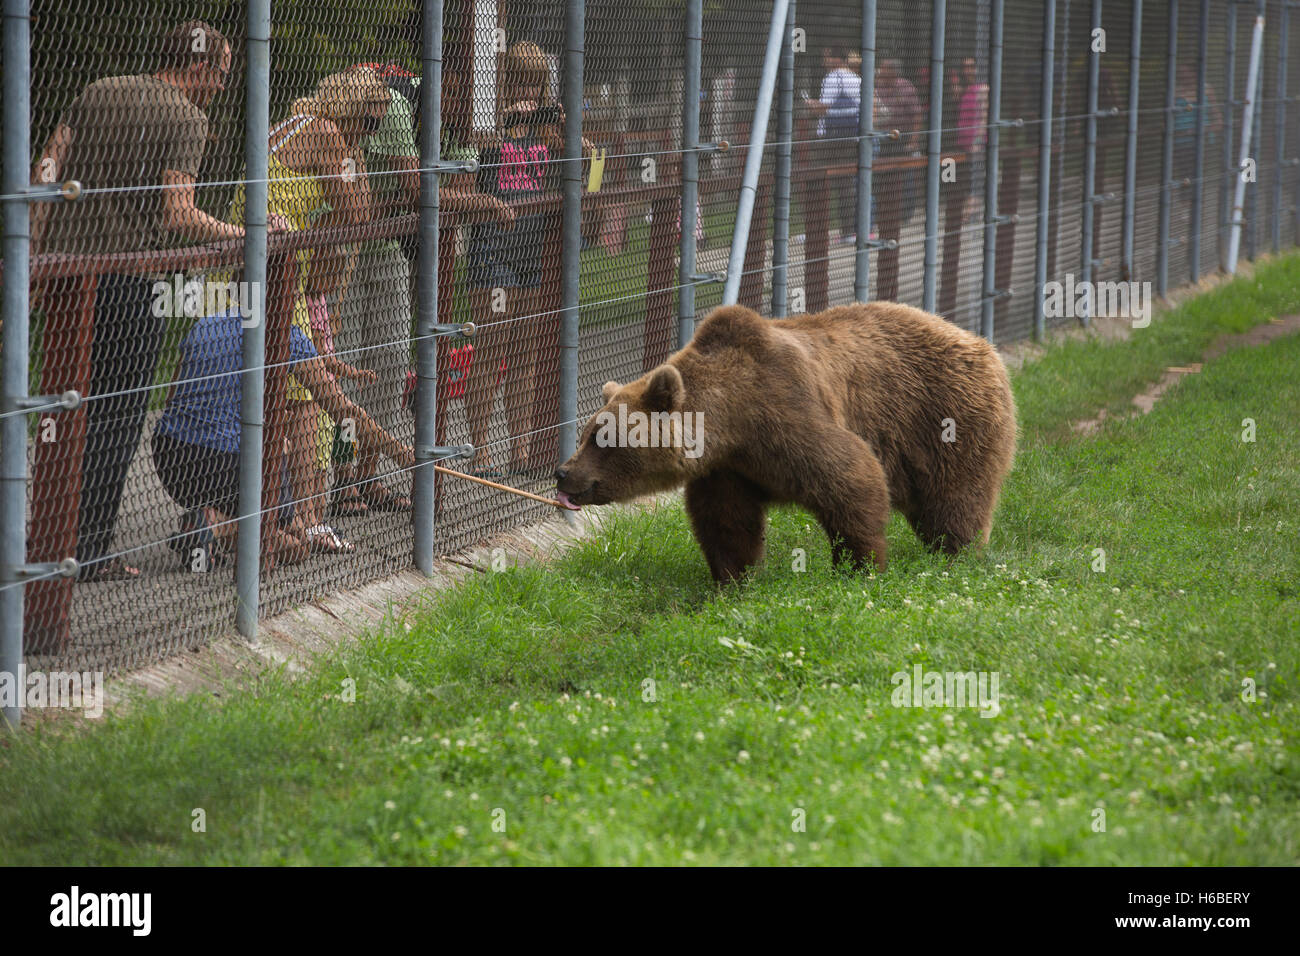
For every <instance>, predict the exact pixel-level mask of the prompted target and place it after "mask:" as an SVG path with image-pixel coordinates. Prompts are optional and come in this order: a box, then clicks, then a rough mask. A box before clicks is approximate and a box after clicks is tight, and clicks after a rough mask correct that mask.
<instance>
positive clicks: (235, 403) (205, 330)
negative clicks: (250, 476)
mask: <svg viewBox="0 0 1300 956" xmlns="http://www.w3.org/2000/svg"><path fill="white" fill-rule="evenodd" d="M243 336H244V327H243V324H242V323H241V321H240V316H239V311H238V310H237V309H232V310H230V311H229V312H223V313H220V314H218V315H205V316H204V317H203V318H201V319H199V320H198V321H197V322H195V323H194V328H192V329H190V331H189V334H188V335H186V336H185V338H184V340H183V341H182V342H181V361H180V368H179V369H178V370H177V372H176V387H175V389H174V390H173V391H172V396H171V399H170V400H169V401H168V402H167V407H166V409H164V411H163V417H162V420H161V421H159V422H158V427H157V428H156V429H155V431H156V433H157V434H159V435H166V436H167V437H168V438H171V439H173V440H175V441H182V442H188V443H189V444H191V445H200V446H202V447H204V448H211V449H213V450H214V451H222V452H227V453H229V454H232V455H233V454H237V453H238V452H239V425H240V421H239V419H240V410H241V409H242V407H243V396H242V394H241V386H240V379H241V376H240V366H241V365H242V364H243V362H242V355H241V348H242V345H243ZM314 358H316V348H315V346H313V345H312V343H311V339H309V338H307V336H306V335H304V334H303V333H302V332H301V331H300V330H299V329H297V328H291V329H290V330H289V361H290V362H291V363H292V364H293V365H297V364H298V363H299V362H305V361H307V360H309V359H314ZM291 370H292V369H291Z"/></svg>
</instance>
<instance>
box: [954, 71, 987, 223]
mask: <svg viewBox="0 0 1300 956" xmlns="http://www.w3.org/2000/svg"><path fill="white" fill-rule="evenodd" d="M961 82H962V91H961V99H960V100H959V101H958V106H957V127H958V128H957V148H958V149H960V150H961V151H962V152H964V153H966V154H967V156H968V157H969V159H970V162H969V163H967V165H966V189H967V190H968V191H969V193H970V196H969V198H967V200H966V209H965V214H964V216H963V219H964V220H965V221H966V222H968V223H972V222H978V221H979V220H981V219H982V218H983V215H984V214H983V200H982V199H981V194H982V192H983V188H984V147H985V145H986V144H987V143H988V140H989V130H988V116H989V86H988V84H987V83H981V82H980V79H979V69H978V67H977V65H976V63H975V59H974V57H969V56H968V57H966V58H965V59H964V60H962V61H961Z"/></svg>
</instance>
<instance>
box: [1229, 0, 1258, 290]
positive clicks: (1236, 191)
mask: <svg viewBox="0 0 1300 956" xmlns="http://www.w3.org/2000/svg"><path fill="white" fill-rule="evenodd" d="M1257 9H1258V10H1259V11H1260V12H1258V13H1256V14H1255V28H1254V30H1253V31H1252V33H1251V38H1250V62H1249V66H1248V67H1247V71H1246V102H1245V106H1244V112H1243V115H1242V117H1241V153H1240V157H1239V159H1238V161H1237V170H1238V172H1237V180H1236V182H1235V183H1234V184H1233V196H1232V220H1231V222H1232V227H1231V230H1230V232H1229V233H1228V261H1227V270H1228V273H1229V275H1235V274H1236V272H1237V251H1238V250H1239V249H1240V248H1241V229H1242V226H1243V225H1244V224H1245V223H1244V221H1243V210H1244V207H1243V203H1244V201H1245V198H1246V180H1245V179H1244V178H1243V177H1242V175H1241V170H1242V169H1243V168H1244V167H1245V165H1246V161H1247V160H1248V159H1249V158H1250V150H1251V145H1252V144H1251V136H1252V134H1253V132H1254V130H1255V118H1256V110H1257V108H1258V106H1259V104H1258V102H1257V100H1256V97H1257V95H1258V93H1259V89H1260V86H1259V74H1260V72H1261V62H1260V61H1261V60H1262V59H1263V58H1264V56H1263V54H1264V49H1263V48H1264V14H1263V12H1262V11H1263V4H1262V3H1261V4H1260V5H1259V6H1258V7H1257ZM1252 192H1253V190H1252ZM1254 228H1255V223H1254V222H1253V221H1252V222H1251V231H1252V232H1253V231H1254Z"/></svg>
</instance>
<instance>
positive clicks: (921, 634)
mask: <svg viewBox="0 0 1300 956" xmlns="http://www.w3.org/2000/svg"><path fill="white" fill-rule="evenodd" d="M1298 309H1300V257H1295V256H1293V257H1290V258H1288V259H1286V260H1282V261H1279V262H1276V263H1273V264H1269V265H1265V266H1263V267H1261V268H1259V270H1258V272H1257V273H1256V275H1255V277H1254V278H1253V279H1250V280H1243V281H1238V282H1236V283H1234V284H1231V285H1228V286H1226V287H1224V288H1221V289H1218V290H1216V291H1214V292H1211V293H1210V294H1208V295H1206V296H1204V297H1203V298H1200V299H1198V300H1195V301H1192V302H1189V303H1187V304H1185V305H1184V306H1182V307H1181V308H1179V309H1178V310H1177V311H1175V312H1174V313H1173V314H1171V315H1169V316H1167V317H1164V318H1162V319H1160V320H1158V321H1157V322H1156V323H1155V324H1153V325H1152V326H1151V327H1150V328H1149V329H1145V330H1141V331H1138V332H1136V333H1135V334H1134V336H1133V338H1132V340H1131V341H1129V342H1125V343H1119V344H1102V343H1100V342H1096V341H1092V342H1087V343H1078V344H1068V345H1062V346H1060V347H1058V348H1055V349H1053V350H1051V351H1050V352H1049V353H1048V354H1047V355H1046V356H1045V357H1044V358H1042V359H1041V360H1040V361H1039V362H1037V363H1036V364H1033V365H1031V366H1029V367H1028V368H1026V369H1025V370H1024V371H1023V372H1021V373H1019V374H1018V375H1016V376H1015V380H1014V381H1015V388H1016V394H1017V397H1018V400H1019V403H1020V408H1021V411H1022V415H1023V422H1022V424H1023V429H1024V435H1023V440H1022V449H1021V453H1020V456H1019V458H1018V461H1017V465H1016V468H1015V471H1014V472H1013V473H1012V475H1011V477H1010V479H1009V481H1008V483H1007V486H1006V488H1005V492H1004V496H1003V503H1002V505H1001V508H1000V510H999V513H998V516H997V522H996V524H995V527H994V531H993V538H992V543H991V546H990V548H989V551H988V552H987V553H986V554H985V555H983V556H973V555H970V556H963V557H961V558H959V559H957V560H956V561H953V562H951V563H949V562H947V561H945V560H943V559H941V558H939V557H936V556H933V555H930V554H928V553H926V552H925V551H923V550H922V549H921V548H920V546H919V545H918V543H917V542H916V540H915V539H914V538H913V537H912V535H911V533H910V531H909V530H908V529H907V527H906V525H905V524H904V523H903V522H902V521H901V519H898V518H897V517H896V518H895V520H894V522H893V524H892V525H891V527H890V530H889V540H890V544H891V547H892V549H893V551H892V555H891V559H892V563H891V565H890V568H889V570H888V571H887V572H886V573H884V574H881V575H877V576H874V577H866V576H857V575H851V574H844V575H841V574H837V573H835V572H833V571H832V570H830V568H829V567H828V565H829V548H828V546H827V543H826V541H825V539H824V537H823V536H822V534H821V532H820V531H819V530H818V529H817V527H816V525H815V523H814V522H813V521H812V520H811V519H810V518H809V517H808V516H807V515H805V514H804V513H802V512H799V511H797V510H794V509H790V510H784V511H780V512H777V513H775V514H774V515H773V521H772V531H771V534H770V539H769V546H768V561H767V563H766V565H765V566H764V567H763V569H762V570H761V571H760V572H759V573H758V574H757V575H756V576H755V578H754V579H753V580H752V581H751V582H750V583H749V584H748V585H746V586H745V587H743V588H741V589H735V590H729V591H726V592H721V593H720V592H717V591H715V590H714V589H713V587H712V586H711V585H710V583H709V582H708V576H707V572H706V569H705V565H704V561H703V559H702V557H701V556H700V554H699V552H698V549H697V548H696V546H695V544H694V542H693V540H692V538H691V536H690V532H689V530H688V527H687V524H686V520H685V518H684V516H683V514H682V512H681V510H680V508H679V507H670V508H665V509H662V510H660V511H658V512H654V513H648V514H643V515H639V516H636V517H630V518H626V519H624V520H619V521H617V522H615V523H614V524H613V525H612V527H610V528H609V529H608V530H607V532H606V533H604V534H602V535H601V536H599V537H598V538H596V539H594V540H592V541H590V542H588V543H585V544H583V545H581V546H580V547H578V548H576V549H575V550H574V551H573V552H571V553H570V554H568V555H567V556H566V557H565V558H564V559H563V560H560V561H558V562H556V563H554V564H552V565H549V566H544V567H529V568H524V569H519V570H510V571H506V572H501V573H489V574H483V575H477V576H475V577H474V578H473V579H472V580H470V581H469V582H468V583H467V584H465V585H464V586H463V587H460V588H458V589H456V590H453V591H450V592H446V593H443V594H440V595H436V596H432V597H431V598H430V599H429V602H428V604H427V606H425V607H423V608H422V609H419V610H418V611H416V612H413V613H411V614H410V615H409V616H408V617H407V618H406V619H405V620H398V621H394V622H392V623H391V624H390V625H389V626H387V627H385V628H383V629H382V630H381V631H380V632H379V633H375V634H372V635H370V636H368V637H367V639H365V640H364V641H362V642H361V643H359V644H358V645H355V646H352V647H349V648H346V649H343V650H340V651H339V652H337V653H336V654H335V655H334V656H332V657H331V658H329V659H326V660H322V661H321V662H320V664H319V666H318V668H317V669H316V670H315V671H314V673H313V674H312V675H311V676H308V677H305V678H302V679H299V680H297V681H289V680H287V679H285V678H283V677H282V676H280V675H276V674H272V675H268V676H266V677H264V678H263V679H261V680H260V681H258V682H257V683H256V684H255V685H253V686H251V687H247V688H245V689H243V690H239V691H234V692H231V693H228V694H226V695H225V696H224V699H223V700H222V701H221V702H215V701H213V700H210V699H204V698H197V697H196V698H192V699H188V700H170V701H165V702H143V703H140V704H139V705H137V706H135V707H133V708H132V709H131V711H130V712H129V713H127V714H126V715H124V716H122V717H117V718H107V719H105V721H104V725H103V726H99V727H94V728H92V729H90V730H88V731H78V732H71V731H68V730H66V729H54V730H46V729H42V730H38V731H35V732H26V733H24V734H23V735H21V736H19V737H18V738H17V739H15V740H13V741H12V742H11V743H10V744H9V745H8V746H7V747H5V748H3V749H2V750H0V859H3V860H4V861H6V862H26V863H87V862H90V863H156V862H165V863H255V862H256V863H268V862H290V863H374V862H386V863H429V862H436V863H466V862H471V863H484V862H497V861H514V862H521V863H678V862H686V861H693V862H697V863H778V862H793V861H798V862H806V863H812V862H835V863H888V864H969V863H1017V864H1040V863H1073V864H1084V863H1086V864H1111V863H1122V864H1169V863H1197V864H1256V863H1295V862H1296V861H1297V859H1298V858H1300V830H1298V829H1297V827H1296V825H1295V820H1296V818H1297V809H1298V806H1297V803H1298V798H1300V758H1298V757H1297V748H1296V744H1295V737H1296V730H1297V725H1298V724H1300V720H1298V711H1297V677H1298V676H1300V641H1297V638H1298V637H1300V623H1298V622H1300V594H1298V591H1300V584H1298V583H1297V569H1298V568H1300V533H1298V532H1300V529H1298V528H1297V519H1298V516H1300V482H1297V481H1296V472H1297V465H1298V463H1300V429H1297V427H1296V420H1295V417H1296V414H1297V411H1298V410H1300V379H1297V377H1296V375H1295V369H1296V368H1297V367H1300V337H1291V338H1288V339H1282V340H1279V341H1276V342H1274V343H1272V344H1270V345H1268V346H1265V347H1262V348H1258V349H1249V350H1242V351H1238V352H1233V353H1230V354H1228V355H1226V356H1225V357H1223V358H1221V359H1219V360H1217V361H1214V362H1212V363H1209V364H1207V365H1206V367H1205V369H1204V371H1203V373H1202V374H1199V375H1192V376H1188V377H1187V378H1185V379H1184V380H1183V381H1182V382H1181V384H1179V385H1178V387H1177V388H1176V389H1174V390H1173V391H1172V392H1170V393H1169V394H1168V395H1167V396H1166V397H1165V398H1164V399H1163V400H1162V401H1161V402H1160V403H1159V404H1158V405H1157V406H1156V408H1155V410H1154V412H1153V413H1152V414H1150V415H1148V416H1145V417H1142V418H1138V419H1132V420H1124V421H1109V422H1107V423H1106V425H1105V427H1104V428H1103V429H1102V430H1101V432H1100V433H1099V434H1098V435H1097V436H1095V437H1090V438H1078V437H1073V436H1071V435H1070V434H1069V433H1068V427H1066V423H1068V422H1069V421H1070V420H1071V419H1076V418H1080V417H1087V416H1089V415H1091V414H1093V413H1094V412H1095V411H1096V409H1097V408H1098V407H1103V406H1111V407H1114V408H1115V409H1120V408H1122V407H1123V406H1124V405H1126V404H1127V402H1128V398H1129V396H1130V395H1131V394H1132V393H1133V392H1134V391H1137V390H1140V388H1141V387H1143V386H1144V385H1146V384H1147V383H1149V382H1151V381H1153V380H1154V379H1156V378H1158V377H1159V373H1160V372H1161V371H1162V369H1163V367H1164V366H1165V365H1166V364H1178V363H1184V362H1187V361H1189V360H1194V359H1196V358H1197V357H1199V355H1200V353H1201V351H1202V350H1203V349H1204V347H1205V346H1206V345H1208V344H1209V343H1210V342H1211V341H1212V340H1213V339H1214V338H1215V337H1216V336H1218V335H1220V334H1223V333H1232V332H1239V331H1242V330H1244V329H1246V328H1248V327H1249V326H1251V325H1253V324H1257V323H1259V322H1261V321H1264V320H1266V319H1267V318H1268V317H1269V316H1272V315H1278V314H1282V313H1286V312H1293V311H1296V310H1298ZM1247 418H1249V419H1252V420H1253V421H1254V423H1255V429H1256V433H1255V441H1254V442H1246V441H1243V440H1242V437H1243V424H1242V422H1243V419H1247ZM796 549H804V551H806V554H807V570H806V571H798V570H795V566H796V565H797V563H798V562H797V551H796ZM1096 549H1104V551H1105V570H1104V571H1099V570H1094V567H1097V566H1099V562H1098V558H1097V552H1096ZM917 664H920V665H921V666H922V667H923V669H924V670H925V671H926V672H930V671H958V672H966V671H976V672H990V673H991V672H997V673H998V675H999V678H1000V681H999V692H1000V699H999V712H998V714H997V716H995V717H992V718H987V719H986V718H983V717H981V716H980V710H979V709H976V708H971V707H962V708H957V707H940V708H917V707H906V708H904V707H895V706H892V705H891V695H892V692H893V691H894V685H893V683H892V682H891V677H892V675H894V674H896V673H899V672H907V673H911V672H912V669H913V667H914V666H915V665H917ZM1246 680H1249V681H1252V682H1253V686H1254V691H1255V693H1254V699H1253V701H1247V700H1244V699H1243V691H1244V690H1245V689H1246V687H1247V685H1243V681H1246ZM349 681H351V682H354V684H355V702H354V703H348V702H346V700H345V699H343V698H345V697H346V696H347V688H348V687H349V686H350V685H349V684H348V682H349ZM649 682H653V683H649ZM1247 696H1249V695H1247ZM195 808H202V809H203V810H204V811H205V814H206V823H207V829H206V832H201V833H196V832H193V831H192V828H191V820H192V813H193V811H194V809H195ZM1099 811H1104V817H1103V814H1102V813H1100V812H1099ZM801 822H802V829H800V828H799V825H800V823H801ZM1103 822H1104V831H1101V830H1099V829H1098V828H1099V827H1100V826H1101V825H1102V823H1103Z"/></svg>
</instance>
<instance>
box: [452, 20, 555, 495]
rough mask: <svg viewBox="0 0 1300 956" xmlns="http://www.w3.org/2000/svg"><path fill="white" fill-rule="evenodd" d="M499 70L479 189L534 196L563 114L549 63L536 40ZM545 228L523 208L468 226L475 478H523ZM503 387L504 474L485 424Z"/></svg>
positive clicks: (512, 53) (550, 183) (548, 178)
mask: <svg viewBox="0 0 1300 956" xmlns="http://www.w3.org/2000/svg"><path fill="white" fill-rule="evenodd" d="M502 72H503V78H502V90H503V94H504V95H503V99H502V102H503V103H504V104H505V105H504V108H503V109H501V110H500V111H499V112H498V113H497V121H496V125H495V128H494V131H493V134H492V138H491V141H490V142H489V143H488V144H487V145H486V148H485V149H483V151H482V153H481V155H480V162H481V166H480V169H479V175H478V188H479V191H480V192H481V193H484V194H486V195H489V196H495V197H497V198H499V199H501V200H503V201H505V202H507V203H518V202H521V201H527V200H536V199H541V198H542V197H543V196H544V195H545V194H546V193H548V192H553V191H554V189H555V186H556V184H555V179H556V170H555V169H554V167H553V165H552V157H553V156H555V155H557V154H562V153H563V149H564V138H563V122H564V112H563V109H562V108H561V107H560V106H559V104H558V103H556V101H555V97H554V95H553V93H552V90H551V75H550V69H549V68H548V66H547V63H546V58H545V56H544V55H543V53H542V51H541V48H540V47H538V46H537V44H535V43H532V42H530V41H520V42H518V43H515V44H514V45H512V46H511V47H510V49H509V50H508V51H507V52H506V55H505V58H504V63H503V71H502ZM548 227H549V228H558V220H557V218H556V217H555V216H554V215H551V214H547V213H542V212H538V211H531V212H527V213H522V214H520V215H519V216H518V218H517V219H516V221H515V223H514V225H513V228H510V227H507V226H502V225H499V224H497V223H492V222H488V223H479V224H477V225H475V226H473V227H472V228H471V230H470V240H469V281H470V304H471V308H472V310H473V315H474V320H475V321H476V322H478V323H479V324H480V325H479V332H478V334H477V335H476V336H475V344H474V348H475V355H474V363H473V365H472V366H471V367H470V374H469V383H468V391H467V393H466V399H465V402H466V411H467V413H468V417H469V425H470V435H471V441H472V442H473V444H474V448H475V454H474V460H473V462H472V463H471V465H470V468H471V472H472V473H473V474H476V475H480V476H488V477H504V474H505V473H510V474H525V473H526V472H527V471H528V468H529V463H528V461H527V448H528V442H529V438H530V433H531V431H532V429H533V426H534V422H533V376H534V370H535V360H536V355H537V351H538V347H539V346H540V344H541V343H535V342H534V341H533V335H532V320H530V319H529V318H525V317H532V316H536V315H537V313H539V312H541V311H542V302H543V299H542V294H541V293H542V289H541V286H542V273H543V269H544V267H543V263H542V250H543V247H544V246H545V244H546V229H547V228H548ZM553 266H554V264H551V267H553ZM521 318H523V321H519V320H520V319H521ZM494 326H496V327H495V328H494ZM503 362H504V366H505V367H504V370H503V369H502V365H503ZM501 386H504V390H503V394H502V401H503V403H504V405H505V412H506V423H507V428H508V435H509V436H510V437H511V448H510V455H509V459H508V464H507V465H506V468H505V472H503V471H501V470H499V469H498V468H497V466H496V465H495V463H494V462H493V456H492V454H491V452H490V451H489V424H490V422H491V418H492V410H493V406H494V405H495V403H496V395H497V390H498V388H499V387H501Z"/></svg>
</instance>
